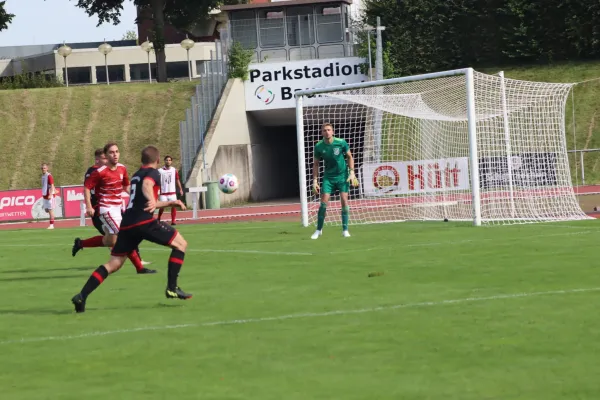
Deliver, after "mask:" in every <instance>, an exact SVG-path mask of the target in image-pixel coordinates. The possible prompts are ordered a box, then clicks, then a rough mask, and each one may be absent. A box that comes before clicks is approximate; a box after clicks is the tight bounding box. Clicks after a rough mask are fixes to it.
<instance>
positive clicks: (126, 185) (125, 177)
mask: <svg viewBox="0 0 600 400" xmlns="http://www.w3.org/2000/svg"><path fill="white" fill-rule="evenodd" d="M130 190H131V182H130V181H129V176H128V175H127V171H125V173H124V174H123V191H124V192H125V193H129V191H130Z"/></svg>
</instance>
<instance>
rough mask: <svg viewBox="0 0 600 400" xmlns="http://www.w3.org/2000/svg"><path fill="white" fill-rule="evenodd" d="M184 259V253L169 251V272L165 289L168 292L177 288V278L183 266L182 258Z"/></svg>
mask: <svg viewBox="0 0 600 400" xmlns="http://www.w3.org/2000/svg"><path fill="white" fill-rule="evenodd" d="M184 257H185V253H184V252H183V251H180V250H175V249H173V251H171V256H170V257H169V270H168V272H167V279H168V280H167V287H168V288H169V290H175V288H176V287H177V277H178V276H179V270H180V269H181V266H182V265H183V258H184Z"/></svg>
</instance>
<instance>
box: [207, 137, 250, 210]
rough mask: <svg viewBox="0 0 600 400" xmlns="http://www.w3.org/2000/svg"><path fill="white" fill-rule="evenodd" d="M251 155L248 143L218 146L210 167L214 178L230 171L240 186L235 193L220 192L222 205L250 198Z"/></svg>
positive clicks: (245, 200)
mask: <svg viewBox="0 0 600 400" xmlns="http://www.w3.org/2000/svg"><path fill="white" fill-rule="evenodd" d="M252 157H253V154H252V150H251V148H250V145H248V144H234V145H222V146H219V150H218V151H217V154H216V155H215V159H214V161H213V163H212V164H211V167H210V170H211V174H212V175H213V176H214V180H215V181H216V180H217V179H219V177H220V176H223V175H224V174H227V173H231V174H234V175H235V176H237V178H238V181H239V183H240V187H239V189H238V190H237V191H236V192H235V193H232V194H225V193H220V201H221V204H222V205H228V204H231V203H243V202H247V201H248V199H250V197H251V196H250V191H251V188H252V181H253V174H252Z"/></svg>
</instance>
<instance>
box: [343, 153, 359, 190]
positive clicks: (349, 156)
mask: <svg viewBox="0 0 600 400" xmlns="http://www.w3.org/2000/svg"><path fill="white" fill-rule="evenodd" d="M347 146H348V145H347V144H346V148H345V149H344V150H346V163H347V164H348V170H349V171H350V173H349V174H348V179H347V181H348V182H350V184H351V185H352V186H355V187H356V186H358V179H356V175H355V174H354V157H352V152H351V151H350V149H349V148H348V147H347Z"/></svg>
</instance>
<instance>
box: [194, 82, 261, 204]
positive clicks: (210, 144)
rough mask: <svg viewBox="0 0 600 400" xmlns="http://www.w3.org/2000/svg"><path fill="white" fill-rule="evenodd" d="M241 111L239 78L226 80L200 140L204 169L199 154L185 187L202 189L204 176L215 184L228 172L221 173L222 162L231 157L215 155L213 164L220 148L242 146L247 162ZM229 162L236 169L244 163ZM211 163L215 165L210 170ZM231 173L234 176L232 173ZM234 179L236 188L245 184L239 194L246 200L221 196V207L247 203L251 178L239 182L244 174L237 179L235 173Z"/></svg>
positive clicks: (245, 125) (246, 130)
mask: <svg viewBox="0 0 600 400" xmlns="http://www.w3.org/2000/svg"><path fill="white" fill-rule="evenodd" d="M245 110H246V104H245V96H244V83H243V82H242V80H241V79H230V80H229V81H228V82H227V85H226V86H225V89H224V91H223V96H221V100H220V101H219V104H218V105H217V109H216V110H215V115H214V118H213V120H212V121H211V124H210V126H209V128H208V132H207V134H206V137H205V139H204V144H205V152H204V153H205V157H206V165H207V170H206V171H205V170H204V169H203V164H204V160H203V158H202V153H200V154H198V156H197V157H196V162H195V163H194V167H193V169H192V173H191V174H190V178H189V179H188V181H187V182H186V184H185V186H186V187H198V186H202V184H203V183H204V181H205V179H206V177H208V179H210V180H212V181H216V180H217V179H218V178H219V177H220V176H221V175H222V174H223V173H225V172H232V171H224V170H223V169H224V168H225V165H226V164H225V161H224V160H225V159H229V160H231V158H228V157H229V153H227V152H225V153H222V155H219V157H218V161H217V153H218V152H219V149H220V147H222V146H234V145H237V146H239V145H245V146H247V147H248V149H247V153H248V155H247V156H246V157H247V158H248V159H251V150H250V148H249V145H250V143H251V142H250V127H249V125H248V119H247V116H246V111H245ZM223 151H225V150H223ZM228 151H229V150H228ZM231 162H232V163H233V164H232V166H234V167H235V168H238V166H239V165H244V163H246V162H245V161H242V162H241V164H237V162H236V161H235V162H234V161H231ZM213 163H214V166H215V169H214V170H213ZM250 163H251V161H250ZM248 165H251V164H248ZM248 169H250V168H248ZM232 173H234V174H235V172H232ZM236 176H237V177H238V179H239V181H240V186H241V185H245V186H246V185H249V188H248V190H247V191H246V190H244V191H240V193H245V196H246V198H245V199H242V198H241V197H240V196H241V195H239V194H238V195H237V196H236V197H232V196H227V197H223V198H222V201H223V203H221V204H222V205H227V204H228V203H229V202H231V201H234V200H236V201H240V200H244V201H247V200H249V199H250V187H251V185H252V183H251V182H252V176H251V175H250V176H248V178H247V179H248V181H246V182H243V179H246V178H245V176H247V175H244V174H242V176H240V175H237V174H236ZM243 177H244V178H243ZM187 201H188V203H189V204H191V198H188V199H187Z"/></svg>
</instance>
